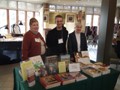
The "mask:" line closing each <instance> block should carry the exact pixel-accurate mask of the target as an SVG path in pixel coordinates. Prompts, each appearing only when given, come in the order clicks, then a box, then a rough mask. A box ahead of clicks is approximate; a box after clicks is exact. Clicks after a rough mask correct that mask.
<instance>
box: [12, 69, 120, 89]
mask: <svg viewBox="0 0 120 90" xmlns="http://www.w3.org/2000/svg"><path fill="white" fill-rule="evenodd" d="M13 73H14V90H45V88H44V87H43V86H42V85H41V84H40V82H39V77H37V78H36V84H35V86H33V87H31V88H29V87H28V84H27V82H26V81H25V82H24V81H22V78H21V76H20V75H19V68H17V67H16V68H14V71H13ZM119 74H120V72H119V71H116V70H113V69H111V73H110V74H107V75H102V76H100V77H96V78H92V77H89V76H88V79H86V80H83V81H79V82H75V83H72V84H68V85H61V86H59V87H55V88H51V89H49V90H114V87H115V85H116V82H117V78H118V76H119Z"/></svg>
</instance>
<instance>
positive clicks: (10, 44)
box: [0, 38, 22, 64]
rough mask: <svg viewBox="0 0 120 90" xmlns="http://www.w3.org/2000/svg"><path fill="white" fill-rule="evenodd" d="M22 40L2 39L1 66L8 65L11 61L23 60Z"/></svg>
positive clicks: (0, 41)
mask: <svg viewBox="0 0 120 90" xmlns="http://www.w3.org/2000/svg"><path fill="white" fill-rule="evenodd" d="M21 46H22V38H13V39H0V58H1V60H4V61H0V63H1V64H8V63H9V62H10V60H11V61H12V60H18V61H20V60H21Z"/></svg>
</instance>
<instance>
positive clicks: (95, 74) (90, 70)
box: [82, 67, 101, 77]
mask: <svg viewBox="0 0 120 90" xmlns="http://www.w3.org/2000/svg"><path fill="white" fill-rule="evenodd" d="M82 71H83V72H84V73H86V74H88V75H89V76H91V77H98V76H101V72H100V71H99V70H97V69H95V68H93V67H87V68H83V69H82Z"/></svg>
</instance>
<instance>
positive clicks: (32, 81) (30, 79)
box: [26, 67, 35, 87]
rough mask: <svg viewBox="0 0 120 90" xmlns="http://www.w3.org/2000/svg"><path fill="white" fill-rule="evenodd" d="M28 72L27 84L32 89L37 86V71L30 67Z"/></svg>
mask: <svg viewBox="0 0 120 90" xmlns="http://www.w3.org/2000/svg"><path fill="white" fill-rule="evenodd" d="M26 71H27V82H28V86H29V87H32V86H34V85H35V71H34V68H33V67H29V68H27V69H26Z"/></svg>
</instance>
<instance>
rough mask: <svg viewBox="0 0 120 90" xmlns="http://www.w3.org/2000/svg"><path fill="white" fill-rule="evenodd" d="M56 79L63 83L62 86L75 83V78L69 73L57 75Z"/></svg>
mask: <svg viewBox="0 0 120 90" xmlns="http://www.w3.org/2000/svg"><path fill="white" fill-rule="evenodd" d="M55 77H56V78H57V79H58V80H59V81H60V82H61V83H62V85H66V84H70V83H74V82H75V78H74V77H73V76H72V75H70V74H69V73H60V74H56V75H55Z"/></svg>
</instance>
